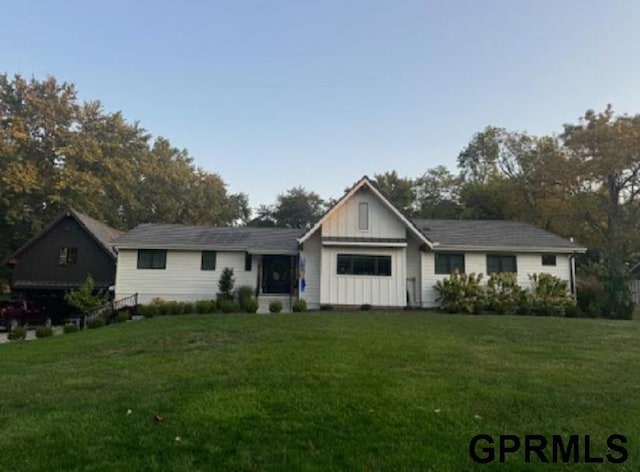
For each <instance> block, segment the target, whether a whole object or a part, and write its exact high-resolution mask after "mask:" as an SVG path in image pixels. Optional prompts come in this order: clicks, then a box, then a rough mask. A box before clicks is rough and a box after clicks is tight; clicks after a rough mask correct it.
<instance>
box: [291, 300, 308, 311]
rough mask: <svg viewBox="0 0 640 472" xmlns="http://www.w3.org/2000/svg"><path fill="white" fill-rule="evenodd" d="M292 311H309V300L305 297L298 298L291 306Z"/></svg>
mask: <svg viewBox="0 0 640 472" xmlns="http://www.w3.org/2000/svg"><path fill="white" fill-rule="evenodd" d="M291 311H293V312H295V313H300V312H302V311H307V301H306V300H305V299H304V298H298V299H297V300H296V301H295V302H294V303H293V306H292V307H291Z"/></svg>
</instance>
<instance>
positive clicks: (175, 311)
mask: <svg viewBox="0 0 640 472" xmlns="http://www.w3.org/2000/svg"><path fill="white" fill-rule="evenodd" d="M167 305H168V306H169V314H170V315H182V314H183V313H184V304H182V303H181V302H175V301H171V302H169V303H167Z"/></svg>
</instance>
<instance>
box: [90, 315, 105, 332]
mask: <svg viewBox="0 0 640 472" xmlns="http://www.w3.org/2000/svg"><path fill="white" fill-rule="evenodd" d="M106 324H107V323H106V321H105V319H104V316H102V315H99V316H96V317H95V318H93V319H90V320H89V321H88V322H87V328H89V329H96V328H102V327H103V326H105V325H106Z"/></svg>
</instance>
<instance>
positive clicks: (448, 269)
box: [436, 252, 464, 274]
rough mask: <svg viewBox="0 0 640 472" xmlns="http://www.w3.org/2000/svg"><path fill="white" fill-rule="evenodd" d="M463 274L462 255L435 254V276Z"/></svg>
mask: <svg viewBox="0 0 640 472" xmlns="http://www.w3.org/2000/svg"><path fill="white" fill-rule="evenodd" d="M456 270H457V271H458V272H459V273H461V274H464V254H457V253H442V252H438V253H436V274H453V273H454V272H455V271H456Z"/></svg>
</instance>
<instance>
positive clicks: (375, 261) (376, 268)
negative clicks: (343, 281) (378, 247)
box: [336, 253, 393, 277]
mask: <svg viewBox="0 0 640 472" xmlns="http://www.w3.org/2000/svg"><path fill="white" fill-rule="evenodd" d="M341 258H350V260H349V263H348V265H349V267H348V269H347V270H348V272H340V267H341V265H342V264H341V263H340V259H341ZM356 258H373V264H374V273H373V274H363V273H356V272H355V270H356V269H355V259H356ZM382 260H384V261H385V265H386V264H387V262H388V268H389V271H388V273H387V272H386V271H385V272H384V273H380V271H381V270H382V269H384V268H385V267H384V266H382V267H380V265H379V264H380V261H382ZM336 275H337V276H348V277H392V276H393V257H392V256H390V255H388V254H354V253H338V254H336Z"/></svg>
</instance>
